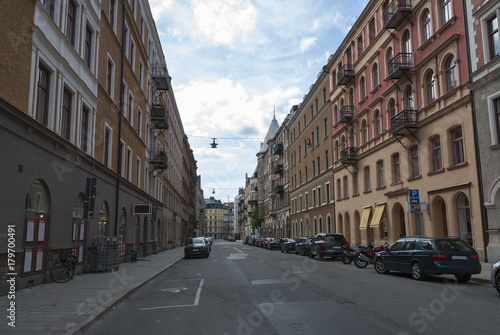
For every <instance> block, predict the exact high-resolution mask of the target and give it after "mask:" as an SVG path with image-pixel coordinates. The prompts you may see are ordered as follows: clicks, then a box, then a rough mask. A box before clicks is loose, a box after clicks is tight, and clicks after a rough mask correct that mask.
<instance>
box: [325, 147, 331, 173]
mask: <svg viewBox="0 0 500 335" xmlns="http://www.w3.org/2000/svg"><path fill="white" fill-rule="evenodd" d="M329 167H330V166H329V165H328V150H327V151H325V169H328V168H329Z"/></svg>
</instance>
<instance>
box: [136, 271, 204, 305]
mask: <svg viewBox="0 0 500 335" xmlns="http://www.w3.org/2000/svg"><path fill="white" fill-rule="evenodd" d="M204 281H205V279H200V285H199V286H198V290H197V291H196V297H195V298H194V303H193V304H192V305H174V306H158V307H145V308H141V309H139V310H140V311H151V310H155V309H166V308H179V307H194V306H198V304H199V303H200V297H201V288H202V287H203V282H204ZM166 290H168V289H166ZM179 292H180V291H179ZM172 293H178V292H172Z"/></svg>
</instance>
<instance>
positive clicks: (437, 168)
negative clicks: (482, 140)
mask: <svg viewBox="0 0 500 335" xmlns="http://www.w3.org/2000/svg"><path fill="white" fill-rule="evenodd" d="M463 31H464V22H463V14H462V7H461V3H460V1H445V2H444V6H441V5H440V3H439V2H438V1H425V0H422V1H411V2H410V1H403V2H398V1H392V2H390V1H370V2H369V3H368V5H367V7H366V8H365V9H364V10H363V12H362V14H361V16H360V17H359V18H358V20H357V22H356V23H355V25H354V26H353V27H352V29H351V31H350V32H349V33H348V35H347V36H346V38H345V39H344V41H343V42H342V44H341V45H340V47H339V49H338V50H337V51H336V52H335V54H334V55H333V56H332V57H331V58H330V60H329V62H328V65H327V67H328V71H329V73H330V74H331V75H330V79H329V81H330V85H331V88H332V89H331V91H330V92H329V97H330V100H331V113H332V121H333V136H332V143H333V150H334V153H333V154H334V155H333V159H334V161H333V167H332V168H333V174H334V181H335V182H334V185H335V203H336V231H337V232H341V233H343V234H344V235H345V236H346V238H347V239H348V241H350V242H351V244H354V245H357V244H361V243H363V244H366V243H368V242H374V243H376V244H383V243H384V242H388V243H392V242H394V241H395V240H396V239H398V238H399V237H401V236H405V235H429V236H435V235H455V236H459V237H461V238H463V239H465V240H466V241H468V242H469V243H471V244H472V245H473V247H474V248H476V249H477V250H478V251H482V250H484V240H483V235H482V222H481V214H480V213H481V208H480V206H481V204H480V202H479V194H478V192H479V188H478V180H477V174H476V157H475V152H474V151H475V148H474V136H473V126H472V125H473V120H472V113H471V104H470V97H469V91H468V89H467V88H466V85H467V81H468V72H467V71H468V70H467V54H466V47H465V38H464V34H463ZM412 190H417V191H418V195H419V197H418V198H416V197H415V196H416V195H417V193H416V192H415V191H412Z"/></svg>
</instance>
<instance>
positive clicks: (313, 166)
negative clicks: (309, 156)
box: [312, 161, 316, 177]
mask: <svg viewBox="0 0 500 335" xmlns="http://www.w3.org/2000/svg"><path fill="white" fill-rule="evenodd" d="M312 170H313V177H315V176H316V162H315V161H312Z"/></svg>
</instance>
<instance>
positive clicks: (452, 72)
mask: <svg viewBox="0 0 500 335" xmlns="http://www.w3.org/2000/svg"><path fill="white" fill-rule="evenodd" d="M456 86H457V75H456V69H455V57H453V56H450V57H449V58H448V60H447V61H446V88H447V89H448V92H450V91H451V90H453V89H454V88H455V87H456Z"/></svg>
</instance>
